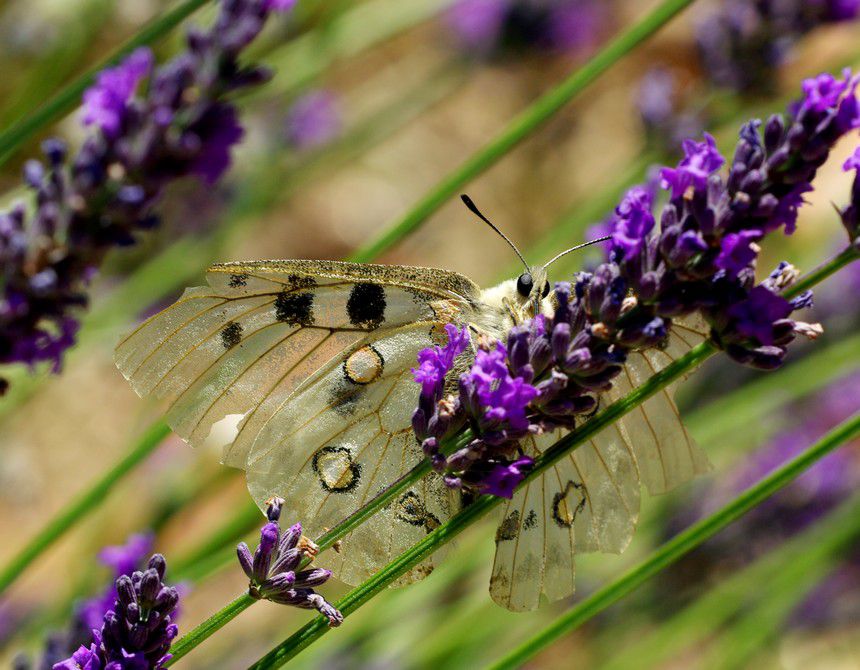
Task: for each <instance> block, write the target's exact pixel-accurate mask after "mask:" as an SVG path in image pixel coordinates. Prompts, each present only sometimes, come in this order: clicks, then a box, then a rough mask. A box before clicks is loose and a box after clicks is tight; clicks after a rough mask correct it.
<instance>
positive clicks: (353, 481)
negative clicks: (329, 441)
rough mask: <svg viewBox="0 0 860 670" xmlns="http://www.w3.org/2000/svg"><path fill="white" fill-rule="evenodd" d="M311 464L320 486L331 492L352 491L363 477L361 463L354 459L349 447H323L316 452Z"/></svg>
mask: <svg viewBox="0 0 860 670" xmlns="http://www.w3.org/2000/svg"><path fill="white" fill-rule="evenodd" d="M311 465H312V466H313V469H314V473H315V474H316V476H317V478H318V479H319V482H320V486H322V488H323V490H324V491H328V492H329V493H346V492H347V491H351V490H352V489H354V488H355V487H356V486H358V482H359V480H360V479H361V464H360V463H356V462H355V461H354V460H352V453H351V452H350V450H349V449H348V448H347V447H340V446H326V447H323V448H322V449H319V450H318V451H317V452H316V453H315V454H314V457H313V460H312V461H311Z"/></svg>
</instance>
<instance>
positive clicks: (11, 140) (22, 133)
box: [0, 0, 210, 165]
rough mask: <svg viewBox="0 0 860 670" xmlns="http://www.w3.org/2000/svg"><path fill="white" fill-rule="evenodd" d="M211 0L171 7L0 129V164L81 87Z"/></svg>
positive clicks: (73, 100) (73, 101) (64, 109)
mask: <svg viewBox="0 0 860 670" xmlns="http://www.w3.org/2000/svg"><path fill="white" fill-rule="evenodd" d="M209 1H210V0H185V2H183V3H182V4H180V5H179V6H178V7H176V8H175V9H173V10H172V11H169V12H167V13H166V14H164V15H163V16H160V17H158V18H157V19H155V20H153V21H152V22H150V23H149V24H148V25H146V26H144V27H143V29H141V30H140V31H139V32H138V33H137V34H136V35H135V36H134V37H132V38H131V39H130V40H128V41H127V42H126V43H125V44H123V45H122V46H121V47H120V48H119V49H117V50H116V51H114V52H113V53H112V54H111V55H110V56H108V57H107V58H106V59H104V60H103V61H101V62H100V63H99V64H98V65H96V66H95V67H93V68H91V69H90V70H88V71H87V72H85V73H84V74H82V75H81V76H80V77H78V78H77V79H75V80H74V81H73V82H71V83H70V84H68V85H66V86H65V87H64V88H62V89H61V90H60V91H59V92H58V93H57V94H56V95H55V96H54V97H53V98H51V99H50V100H48V101H47V102H46V103H45V104H44V105H42V106H41V107H39V108H38V109H36V110H35V111H32V112H29V113H27V114H24V115H23V116H22V117H21V118H20V119H18V121H16V122H15V123H13V124H12V125H11V126H9V127H8V128H7V129H6V130H5V131H3V132H2V133H0V165H2V164H3V163H5V162H6V161H7V160H9V158H10V157H11V156H12V155H13V154H14V153H15V151H16V150H17V149H18V147H20V146H21V145H22V144H23V143H24V142H26V141H27V140H28V139H30V138H31V137H32V136H33V135H35V134H36V133H38V132H39V131H40V130H42V129H43V128H44V127H45V126H48V125H50V124H51V123H53V122H55V121H57V120H58V119H60V118H62V117H63V116H64V115H65V114H68V113H69V112H70V111H72V110H73V109H74V108H75V107H76V106H77V105H78V103H79V102H80V100H81V96H82V95H83V93H84V91H85V90H86V89H87V88H88V87H89V86H90V84H92V82H93V81H94V80H95V77H96V75H97V74H98V73H99V72H100V71H101V70H103V69H104V68H106V67H109V66H111V65H115V64H116V63H118V62H119V61H121V60H122V59H123V58H125V57H126V56H127V55H128V54H130V53H131V52H132V51H134V50H135V49H137V48H138V47H141V46H144V45H146V44H151V43H152V42H154V41H155V40H157V39H158V38H160V37H162V36H163V35H165V34H166V33H168V32H169V31H171V30H173V28H175V27H176V26H177V25H179V24H180V23H181V22H182V21H184V20H185V19H186V18H188V17H189V16H190V15H191V14H193V13H194V12H195V11H197V10H198V9H199V8H200V7H202V6H203V5H205V4H206V3H207V2H209Z"/></svg>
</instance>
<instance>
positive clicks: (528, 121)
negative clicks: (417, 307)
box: [351, 0, 695, 263]
mask: <svg viewBox="0 0 860 670" xmlns="http://www.w3.org/2000/svg"><path fill="white" fill-rule="evenodd" d="M694 1H695V0H664V2H662V3H660V5H658V6H657V8H656V9H654V10H653V11H652V12H651V13H650V14H648V15H647V16H646V17H645V18H644V19H642V20H641V21H638V22H637V23H636V24H634V25H633V26H632V27H631V28H629V29H628V30H627V31H625V32H624V33H622V34H621V35H619V36H618V37H616V38H615V39H614V40H612V41H611V42H610V43H609V44H608V45H607V46H606V47H604V48H603V49H602V50H601V51H600V52H598V53H597V55H595V56H594V58H592V59H591V60H590V61H589V62H588V63H586V64H585V65H584V66H583V67H581V68H580V69H579V70H577V71H576V72H574V73H573V74H572V75H571V76H570V77H568V78H567V79H566V80H565V81H563V82H562V83H561V84H559V85H558V86H556V87H555V88H553V89H552V90H551V91H549V92H548V93H546V94H544V95H543V96H542V97H541V98H539V99H538V100H537V101H536V102H535V103H533V104H532V105H531V106H529V107H528V108H526V109H525V110H524V111H523V112H521V113H520V114H519V115H518V116H516V117H515V118H514V119H513V120H512V121H511V122H510V123H509V124H508V125H507V127H506V128H505V129H504V130H503V131H502V132H501V133H500V134H499V135H497V136H496V138H495V139H493V140H492V141H491V142H490V143H489V144H487V145H485V146H484V148H483V149H481V150H479V151H478V152H476V153H474V154H473V155H472V156H471V157H470V158H469V159H468V160H466V162H465V163H463V164H462V165H461V166H460V167H459V168H457V169H456V170H454V172H452V173H451V174H449V175H448V176H447V177H445V178H444V179H443V180H442V181H441V182H440V183H439V184H438V185H437V186H436V187H435V188H434V189H433V190H432V191H430V193H428V194H427V195H426V196H424V198H423V199H422V200H420V201H419V202H418V203H417V204H416V205H415V206H414V207H413V208H412V209H411V210H410V211H409V212H408V213H407V214H406V215H405V216H404V217H403V218H402V219H400V220H399V221H397V222H396V223H395V224H394V225H392V226H391V227H390V228H389V229H388V230H386V231H385V232H384V233H383V234H382V235H381V236H380V237H379V238H377V239H376V240H374V241H373V242H371V243H369V244H368V245H367V246H365V247H362V248H361V249H359V250H358V251H357V252H356V253H354V254H353V255H352V259H351V260H353V261H356V262H360V263H363V262H367V261H368V260H370V259H371V258H374V257H376V256H378V255H379V254H380V253H381V252H382V250H383V249H387V248H389V247H391V246H392V245H393V244H395V243H396V242H398V241H400V240H402V239H403V238H404V237H406V236H407V235H408V234H409V233H411V232H412V231H413V230H415V229H416V228H417V227H418V226H419V225H420V224H421V223H422V222H423V221H424V220H425V219H427V218H428V217H429V216H430V215H431V214H433V213H434V212H435V211H436V210H438V209H439V208H440V207H441V206H442V205H443V204H445V203H446V202H447V201H448V200H450V199H451V198H452V197H453V196H455V195H456V194H457V192H458V191H459V190H460V189H461V188H462V187H463V186H464V185H465V184H467V183H469V182H470V181H471V180H472V179H474V178H475V177H477V176H478V175H480V174H481V173H483V172H484V171H485V170H487V169H488V168H489V167H491V166H492V165H494V164H495V163H496V162H497V161H498V160H499V159H501V158H502V157H503V156H505V155H506V154H507V153H508V152H509V151H510V150H511V149H513V148H514V147H515V146H517V145H518V144H519V143H520V142H522V141H523V140H524V139H526V138H527V137H528V136H529V135H530V134H531V133H532V132H534V131H535V130H536V129H537V128H538V127H540V126H541V125H543V124H544V123H545V122H546V121H548V120H549V119H550V118H551V117H552V116H553V115H554V114H555V113H556V112H558V111H559V110H560V109H561V108H562V107H564V106H565V105H566V104H567V103H568V102H570V101H571V100H572V99H573V98H574V97H576V96H577V95H578V94H579V93H581V92H582V91H584V90H585V89H586V88H587V87H588V85H589V84H591V83H592V82H593V81H595V80H596V79H597V78H598V77H599V76H600V75H601V74H603V73H604V72H605V71H606V70H608V69H609V68H610V67H611V66H612V65H614V64H615V63H616V62H618V61H619V60H620V59H621V58H623V57H624V56H625V55H627V54H628V53H629V52H630V51H632V50H633V49H635V48H636V47H637V46H638V45H639V44H641V43H642V42H644V41H645V40H647V39H648V38H649V37H651V36H652V35H653V34H654V33H656V32H657V31H658V30H659V29H660V28H661V27H662V26H663V25H664V24H665V23H667V22H668V21H669V20H671V19H672V18H673V17H674V16H676V15H677V14H678V13H680V12H681V11H682V10H684V9H686V8H687V7H688V6H689V5H691V4H692V3H693V2H694Z"/></svg>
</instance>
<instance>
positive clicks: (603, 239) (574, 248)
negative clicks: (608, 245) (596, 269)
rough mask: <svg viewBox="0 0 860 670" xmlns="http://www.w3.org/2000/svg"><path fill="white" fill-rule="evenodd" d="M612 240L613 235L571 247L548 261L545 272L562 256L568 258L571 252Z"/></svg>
mask: <svg viewBox="0 0 860 670" xmlns="http://www.w3.org/2000/svg"><path fill="white" fill-rule="evenodd" d="M611 239H612V235H607V236H606V237H598V238H597V239H596V240H589V241H588V242H583V243H582V244H577V245H576V246H575V247H571V248H570V249H568V250H567V251H562V252H561V253H560V254H559V255H558V256H556V257H555V258H553V259H552V260H550V261H548V262H547V263H546V264H545V265H544V266H543V267H544V270H546V269H547V268H548V267H549V266H550V265H552V264H553V263H555V262H556V261H557V260H558V259H559V258H561V257H562V256H566V255H567V254H569V253H570V252H571V251H576V250H577V249H583V248H585V247H589V246H591V245H592V244H598V243H600V242H606V240H611Z"/></svg>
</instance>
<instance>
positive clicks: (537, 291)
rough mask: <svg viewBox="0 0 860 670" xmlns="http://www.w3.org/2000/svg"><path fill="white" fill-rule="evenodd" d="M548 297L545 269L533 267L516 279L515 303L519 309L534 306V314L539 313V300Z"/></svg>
mask: <svg viewBox="0 0 860 670" xmlns="http://www.w3.org/2000/svg"><path fill="white" fill-rule="evenodd" d="M548 295H549V280H548V279H547V272H546V268H545V267H544V266H542V265H533V266H532V267H530V268H529V269H528V270H527V271H525V272H523V273H522V274H521V275H520V276H519V277H517V301H518V302H519V304H520V307H521V308H525V307H526V306H527V305H529V304H531V305H534V312H535V313H537V312H538V311H539V305H540V302H541V300H543V299H544V298H546V297H547V296H548Z"/></svg>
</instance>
